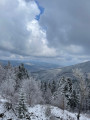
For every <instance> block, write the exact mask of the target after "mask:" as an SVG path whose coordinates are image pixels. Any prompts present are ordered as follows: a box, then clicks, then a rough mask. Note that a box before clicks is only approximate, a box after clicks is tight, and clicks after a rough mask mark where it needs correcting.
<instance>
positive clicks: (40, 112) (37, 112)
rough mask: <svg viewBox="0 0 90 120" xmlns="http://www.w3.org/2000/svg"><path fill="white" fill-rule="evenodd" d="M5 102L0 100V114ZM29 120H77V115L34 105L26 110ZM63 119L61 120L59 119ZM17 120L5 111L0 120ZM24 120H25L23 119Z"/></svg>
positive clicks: (12, 113)
mask: <svg viewBox="0 0 90 120" xmlns="http://www.w3.org/2000/svg"><path fill="white" fill-rule="evenodd" d="M5 101H6V100H4V99H3V98H1V99H0V114H1V113H4V112H5V108H4V103H5ZM28 111H29V115H30V118H31V120H77V118H76V116H77V113H70V112H68V111H66V110H65V111H63V110H61V109H59V108H58V107H54V106H49V105H35V106H34V107H29V108H28ZM60 118H63V119H60ZM10 119H12V120H19V119H18V118H17V117H16V115H15V114H14V112H13V111H12V110H9V111H6V112H5V113H4V116H3V118H0V120H10ZM25 120H26V119H25ZM80 120H90V117H86V116H85V115H83V114H82V115H81V117H80Z"/></svg>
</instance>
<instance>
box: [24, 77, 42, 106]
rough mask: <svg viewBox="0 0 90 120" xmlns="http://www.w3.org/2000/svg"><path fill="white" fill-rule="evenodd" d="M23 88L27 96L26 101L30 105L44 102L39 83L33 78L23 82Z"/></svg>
mask: <svg viewBox="0 0 90 120" xmlns="http://www.w3.org/2000/svg"><path fill="white" fill-rule="evenodd" d="M22 88H23V91H24V92H25V94H26V99H27V102H28V104H29V105H34V104H39V103H41V102H42V101H43V99H42V93H41V90H40V88H39V87H38V83H37V81H35V80H34V79H33V78H29V79H27V80H23V83H22Z"/></svg>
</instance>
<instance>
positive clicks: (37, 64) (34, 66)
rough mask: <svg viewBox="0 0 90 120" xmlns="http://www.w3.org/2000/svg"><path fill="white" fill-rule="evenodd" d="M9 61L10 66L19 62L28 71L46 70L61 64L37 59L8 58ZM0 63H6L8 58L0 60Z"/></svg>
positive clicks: (17, 64)
mask: <svg viewBox="0 0 90 120" xmlns="http://www.w3.org/2000/svg"><path fill="white" fill-rule="evenodd" d="M9 62H10V63H11V64H12V66H19V65H20V64H21V63H23V64H24V66H25V68H26V69H27V70H28V71H29V72H37V71H40V70H48V69H55V68H59V67H61V65H58V64H53V63H47V62H42V61H37V60H9ZM0 63H1V64H3V65H7V64H8V60H0Z"/></svg>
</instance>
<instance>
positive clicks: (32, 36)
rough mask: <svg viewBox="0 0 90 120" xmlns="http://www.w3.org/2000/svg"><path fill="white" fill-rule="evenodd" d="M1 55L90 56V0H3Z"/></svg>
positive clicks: (61, 59) (56, 59) (60, 59)
mask: <svg viewBox="0 0 90 120" xmlns="http://www.w3.org/2000/svg"><path fill="white" fill-rule="evenodd" d="M0 59H13V60H16V59H18V60H27V59H28V60H30V59H36V60H39V61H40V60H41V61H46V62H52V63H58V64H62V65H71V64H76V63H80V62H85V61H89V60H90V0H0Z"/></svg>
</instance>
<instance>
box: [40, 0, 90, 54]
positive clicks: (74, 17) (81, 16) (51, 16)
mask: <svg viewBox="0 0 90 120" xmlns="http://www.w3.org/2000/svg"><path fill="white" fill-rule="evenodd" d="M39 2H40V4H41V5H42V6H43V7H45V14H43V16H42V17H41V21H40V24H41V25H42V26H45V27H47V38H48V41H49V45H50V46H52V47H55V48H56V47H58V50H59V51H61V50H63V51H64V52H66V53H67V52H68V49H67V48H69V47H71V46H74V47H75V46H76V49H77V46H78V48H79V47H80V49H82V50H80V49H79V50H80V51H79V50H78V51H77V52H75V53H78V54H80V53H82V54H88V53H89V51H90V47H89V45H90V0H71V1H70V0H49V1H48V0H45V1H44V0H39ZM72 49H75V48H73V47H71V50H72ZM74 51H75V50H74ZM72 53H73V52H72Z"/></svg>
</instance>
